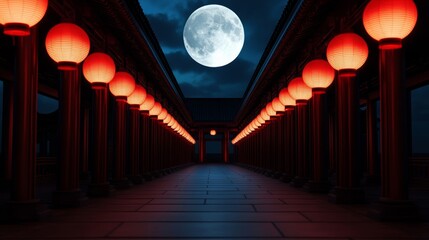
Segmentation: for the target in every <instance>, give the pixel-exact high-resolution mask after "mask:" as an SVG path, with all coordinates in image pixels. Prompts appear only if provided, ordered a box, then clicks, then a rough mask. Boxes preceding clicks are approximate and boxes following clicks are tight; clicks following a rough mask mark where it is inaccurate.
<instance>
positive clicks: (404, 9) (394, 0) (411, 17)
mask: <svg viewBox="0 0 429 240" xmlns="http://www.w3.org/2000/svg"><path fill="white" fill-rule="evenodd" d="M416 22H417V7H416V4H415V3H414V1H413V0H372V1H370V2H369V3H368V5H366V7H365V10H364V12H363V25H364V27H365V29H366V31H367V32H368V34H369V35H370V36H371V37H372V38H374V39H375V40H377V41H379V42H380V48H383V49H395V48H400V47H402V44H401V40H402V39H403V38H405V37H406V36H408V34H410V33H411V31H412V30H413V29H414V26H415V25H416Z"/></svg>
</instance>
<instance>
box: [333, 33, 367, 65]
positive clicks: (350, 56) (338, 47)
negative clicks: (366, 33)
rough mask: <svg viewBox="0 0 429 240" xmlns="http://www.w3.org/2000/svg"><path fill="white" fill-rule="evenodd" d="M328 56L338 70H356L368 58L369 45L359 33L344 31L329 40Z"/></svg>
mask: <svg viewBox="0 0 429 240" xmlns="http://www.w3.org/2000/svg"><path fill="white" fill-rule="evenodd" d="M326 57H327V58H328V62H329V64H331V66H332V67H333V68H334V69H336V70H352V71H355V70H357V69H359V68H360V67H362V65H363V64H364V63H365V61H366V59H367V58H368V46H367V45H366V43H365V41H364V40H363V39H362V38H361V37H360V36H359V35H357V34H355V33H343V34H340V35H337V36H336V37H334V38H333V39H332V40H331V41H330V42H329V44H328V48H327V50H326Z"/></svg>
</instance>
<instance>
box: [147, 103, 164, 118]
mask: <svg viewBox="0 0 429 240" xmlns="http://www.w3.org/2000/svg"><path fill="white" fill-rule="evenodd" d="M161 111H162V105H161V103H159V102H155V104H154V105H153V107H152V108H151V109H150V110H149V116H153V117H157V116H158V115H159V114H160V113H161Z"/></svg>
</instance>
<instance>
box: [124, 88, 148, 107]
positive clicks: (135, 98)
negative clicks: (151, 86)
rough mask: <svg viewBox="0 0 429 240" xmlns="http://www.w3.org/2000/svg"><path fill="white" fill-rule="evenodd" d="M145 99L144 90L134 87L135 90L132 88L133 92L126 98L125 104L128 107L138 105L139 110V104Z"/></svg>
mask: <svg viewBox="0 0 429 240" xmlns="http://www.w3.org/2000/svg"><path fill="white" fill-rule="evenodd" d="M145 98H146V89H145V88H144V87H142V86H140V85H136V88H134V91H133V92H132V93H131V94H130V95H129V96H128V98H127V102H128V104H130V105H138V107H139V108H140V104H142V103H143V101H144V100H145Z"/></svg>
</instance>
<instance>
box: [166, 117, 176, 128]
mask: <svg viewBox="0 0 429 240" xmlns="http://www.w3.org/2000/svg"><path fill="white" fill-rule="evenodd" d="M175 122H176V119H174V117H172V118H171V121H170V122H169V123H168V124H167V126H169V127H171V126H173V124H174V123H175Z"/></svg>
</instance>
